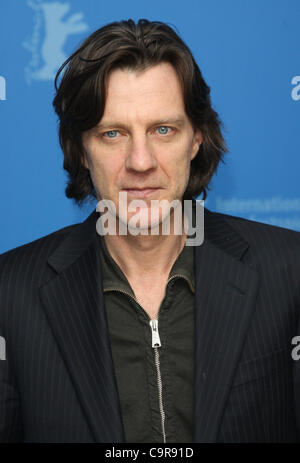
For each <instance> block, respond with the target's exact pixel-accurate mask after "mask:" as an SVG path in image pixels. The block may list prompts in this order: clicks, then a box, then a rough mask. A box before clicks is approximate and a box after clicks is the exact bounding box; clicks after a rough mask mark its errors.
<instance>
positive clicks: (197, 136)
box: [191, 129, 203, 161]
mask: <svg viewBox="0 0 300 463" xmlns="http://www.w3.org/2000/svg"><path fill="white" fill-rule="evenodd" d="M202 142H203V135H202V133H201V131H200V130H199V129H196V130H195V133H194V138H193V146H192V152H191V161H192V160H193V159H194V158H195V157H196V155H197V153H198V151H199V148H200V145H201V144H202Z"/></svg>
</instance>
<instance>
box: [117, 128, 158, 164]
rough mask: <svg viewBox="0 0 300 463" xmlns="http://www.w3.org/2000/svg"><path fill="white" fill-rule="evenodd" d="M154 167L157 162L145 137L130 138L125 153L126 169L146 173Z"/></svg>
mask: <svg viewBox="0 0 300 463" xmlns="http://www.w3.org/2000/svg"><path fill="white" fill-rule="evenodd" d="M156 166H157V160H156V157H155V155H154V152H153V147H151V146H150V142H149V140H147V136H146V135H142V136H138V137H137V136H136V137H132V139H131V141H130V143H129V146H128V151H127V153H126V161H125V167H126V169H129V170H135V171H136V172H146V171H148V170H150V169H153V168H155V167H156Z"/></svg>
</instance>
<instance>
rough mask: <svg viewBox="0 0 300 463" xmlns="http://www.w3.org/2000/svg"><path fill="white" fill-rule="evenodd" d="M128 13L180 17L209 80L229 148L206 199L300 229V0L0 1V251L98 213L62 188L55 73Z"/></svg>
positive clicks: (225, 209) (180, 26) (167, 18)
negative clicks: (93, 37)
mask: <svg viewBox="0 0 300 463" xmlns="http://www.w3.org/2000/svg"><path fill="white" fill-rule="evenodd" d="M128 18H133V19H135V20H137V19H139V18H147V19H149V20H160V21H165V22H168V23H170V24H172V25H174V26H176V28H177V30H178V32H179V33H180V35H181V37H182V38H183V39H184V40H185V42H186V43H187V44H188V45H189V46H190V48H191V50H192V52H193V54H194V56H195V58H196V60H197V62H198V64H199V66H200V69H201V71H202V73H203V76H204V78H205V79H206V81H207V83H208V85H209V86H210V87H211V96H212V102H213V106H214V108H215V109H216V111H217V112H218V113H219V114H220V116H221V119H222V120H223V122H224V126H225V131H224V135H225V138H226V140H227V143H228V147H229V150H230V152H229V154H227V157H226V165H222V166H221V167H220V169H219V171H218V173H217V175H216V176H215V177H214V180H213V183H212V189H211V191H210V192H209V195H208V199H207V201H206V203H205V204H206V206H207V207H208V208H210V209H212V210H217V211H220V212H225V213H228V214H232V215H239V216H242V217H246V218H250V219H253V220H258V221H262V222H266V223H272V224H275V225H280V226H284V227H287V228H292V229H295V230H300V191H299V174H300V159H299V154H300V137H299V116H300V47H299V43H300V32H299V31H300V1H299V0H287V1H286V0H285V1H284V0H186V1H185V2H182V1H174V0H164V1H163V2H162V1H161V0H151V2H150V1H148V2H142V1H140V0H139V1H133V0H132V1H130V0H129V1H128V0H127V1H126V2H125V1H123V0H114V1H113V2H108V1H105V0H85V1H83V0H72V1H70V0H69V1H65V0H59V1H55V0H48V1H46V0H1V1H0V57H1V59H0V128H1V137H0V150H1V164H0V165H1V182H0V194H1V205H0V217H1V240H0V252H3V251H5V250H7V249H10V248H12V247H15V246H18V245H20V244H23V243H26V242H28V241H32V240H33V239H36V238H38V237H40V236H43V235H46V234H48V233H50V232H52V231H54V230H56V229H57V228H60V227H63V226H65V225H68V224H71V223H75V222H79V221H82V220H83V219H84V218H85V217H86V216H87V215H88V214H89V213H90V211H91V210H92V208H93V205H92V204H90V205H89V206H85V207H84V208H82V209H79V208H78V207H77V206H76V205H75V204H74V203H73V202H72V201H71V200H68V199H67V198H65V196H64V188H65V184H66V175H65V173H64V172H63V169H62V159H63V158H62V153H61V152H60V148H59V144H58V140H57V120H56V116H55V114H54V111H53V109H52V105H51V101H52V98H53V96H54V85H53V78H54V75H55V73H56V70H57V69H58V67H59V66H60V64H61V63H62V62H63V61H64V60H65V59H66V57H67V56H69V54H71V53H72V52H73V51H74V50H75V49H76V48H77V46H78V45H79V43H80V42H81V41H82V40H83V39H84V38H85V37H86V36H87V35H89V34H90V33H91V32H92V31H94V30H95V29H97V28H99V27H101V26H102V25H104V24H106V23H108V22H111V21H115V20H121V19H128Z"/></svg>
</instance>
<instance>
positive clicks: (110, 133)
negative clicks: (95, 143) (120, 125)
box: [103, 130, 119, 138]
mask: <svg viewBox="0 0 300 463" xmlns="http://www.w3.org/2000/svg"><path fill="white" fill-rule="evenodd" d="M117 133H119V132H118V130H109V131H108V132H104V134H103V135H105V137H106V138H116V136H117Z"/></svg>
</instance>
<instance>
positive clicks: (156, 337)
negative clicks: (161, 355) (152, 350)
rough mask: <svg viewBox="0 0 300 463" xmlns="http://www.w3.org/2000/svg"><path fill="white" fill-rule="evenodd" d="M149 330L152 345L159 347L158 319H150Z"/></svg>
mask: <svg viewBox="0 0 300 463" xmlns="http://www.w3.org/2000/svg"><path fill="white" fill-rule="evenodd" d="M150 326H151V332H152V347H160V346H161V342H160V337H159V334H158V320H150Z"/></svg>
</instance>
